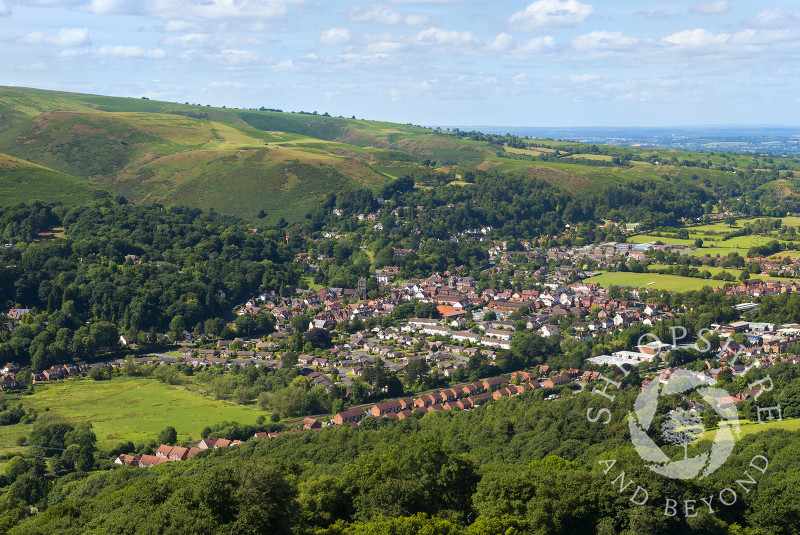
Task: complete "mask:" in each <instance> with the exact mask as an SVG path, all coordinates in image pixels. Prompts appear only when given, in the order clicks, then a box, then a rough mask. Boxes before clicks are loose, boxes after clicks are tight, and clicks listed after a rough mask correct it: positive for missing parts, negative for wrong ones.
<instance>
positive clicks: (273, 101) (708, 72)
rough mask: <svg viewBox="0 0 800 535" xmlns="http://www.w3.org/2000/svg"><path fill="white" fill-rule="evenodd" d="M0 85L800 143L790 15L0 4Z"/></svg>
mask: <svg viewBox="0 0 800 535" xmlns="http://www.w3.org/2000/svg"><path fill="white" fill-rule="evenodd" d="M0 47H1V48H0V85H19V86H27V87H39V88H45V89H59V90H66V91H76V92H86V93H98V94H106V95H117V96H133V97H141V96H147V97H150V98H153V99H159V100H169V101H175V102H187V101H188V102H190V103H200V104H211V105H215V106H222V105H225V106H228V107H259V106H265V107H268V108H280V109H283V110H286V111H300V110H303V111H318V112H319V113H323V112H328V113H330V114H332V115H344V116H348V117H349V116H351V115H356V116H357V117H359V118H367V119H380V120H387V121H396V122H401V123H414V124H424V125H429V126H437V125H508V126H592V125H603V126H614V125H622V126H664V125H677V124H682V125H693V124H789V125H800V105H799V104H800V90H798V88H800V83H799V82H800V60H799V59H798V58H800V1H779V2H773V1H771V0H761V1H759V2H753V1H748V2H745V1H736V0H712V1H709V2H702V1H701V2H696V1H671V2H659V1H651V2H633V1H630V0H604V1H602V2H600V1H599V0H594V1H592V0H535V1H510V0H499V1H479V0H427V1H426V0H383V1H373V0H366V1H361V0H336V1H333V0H328V1H319V2H318V1H314V0H0Z"/></svg>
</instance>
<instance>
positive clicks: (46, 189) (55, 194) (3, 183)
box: [0, 153, 104, 206]
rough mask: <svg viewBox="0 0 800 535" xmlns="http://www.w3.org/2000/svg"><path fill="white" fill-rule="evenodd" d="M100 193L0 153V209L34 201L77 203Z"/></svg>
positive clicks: (83, 183) (79, 181) (91, 186)
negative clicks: (0, 207)
mask: <svg viewBox="0 0 800 535" xmlns="http://www.w3.org/2000/svg"><path fill="white" fill-rule="evenodd" d="M103 193H104V191H103V189H102V188H101V187H99V186H96V185H94V184H92V183H91V182H89V181H87V180H82V179H80V178H76V177H74V176H70V175H67V174H65V173H60V172H58V171H53V170H52V169H48V168H46V167H41V166H39V165H36V164H33V163H31V162H27V161H24V160H20V159H19V158H14V157H13V156H9V155H7V154H2V153H0V206H11V205H14V204H17V203H20V202H31V201H36V200H39V201H48V202H62V203H64V204H78V203H83V202H85V201H88V200H90V199H92V198H94V197H95V196H96V195H99V194H103Z"/></svg>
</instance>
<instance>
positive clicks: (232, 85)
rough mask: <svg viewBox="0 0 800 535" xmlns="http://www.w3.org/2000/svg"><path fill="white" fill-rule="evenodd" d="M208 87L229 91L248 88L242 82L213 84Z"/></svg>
mask: <svg viewBox="0 0 800 535" xmlns="http://www.w3.org/2000/svg"><path fill="white" fill-rule="evenodd" d="M206 87H212V88H228V89H245V88H246V87H247V86H246V85H245V84H243V83H240V82H211V83H210V84H208V85H207V86H206Z"/></svg>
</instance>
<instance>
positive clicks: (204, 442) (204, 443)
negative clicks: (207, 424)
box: [197, 437, 217, 450]
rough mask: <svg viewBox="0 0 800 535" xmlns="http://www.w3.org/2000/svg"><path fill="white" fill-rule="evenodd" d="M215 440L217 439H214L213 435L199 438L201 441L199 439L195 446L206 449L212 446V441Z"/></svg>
mask: <svg viewBox="0 0 800 535" xmlns="http://www.w3.org/2000/svg"><path fill="white" fill-rule="evenodd" d="M216 441H217V439H216V438H213V437H209V438H204V439H203V440H201V441H200V442H199V443H198V444H197V447H198V448H200V449H201V450H208V449H212V448H213V447H214V443H215V442H216Z"/></svg>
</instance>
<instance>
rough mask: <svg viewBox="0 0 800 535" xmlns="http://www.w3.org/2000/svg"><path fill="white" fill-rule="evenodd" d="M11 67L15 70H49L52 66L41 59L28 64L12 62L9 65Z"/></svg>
mask: <svg viewBox="0 0 800 535" xmlns="http://www.w3.org/2000/svg"><path fill="white" fill-rule="evenodd" d="M8 68H9V69H11V70H15V71H49V70H50V66H48V65H46V64H44V63H42V62H41V61H39V62H37V63H31V64H28V65H14V64H11V65H9V66H8Z"/></svg>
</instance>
